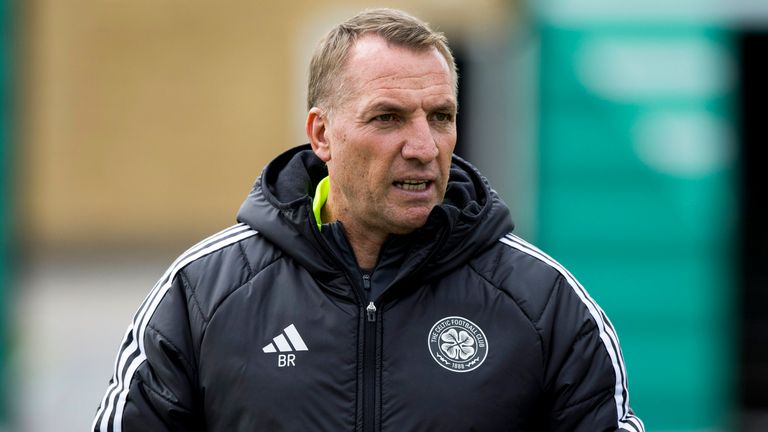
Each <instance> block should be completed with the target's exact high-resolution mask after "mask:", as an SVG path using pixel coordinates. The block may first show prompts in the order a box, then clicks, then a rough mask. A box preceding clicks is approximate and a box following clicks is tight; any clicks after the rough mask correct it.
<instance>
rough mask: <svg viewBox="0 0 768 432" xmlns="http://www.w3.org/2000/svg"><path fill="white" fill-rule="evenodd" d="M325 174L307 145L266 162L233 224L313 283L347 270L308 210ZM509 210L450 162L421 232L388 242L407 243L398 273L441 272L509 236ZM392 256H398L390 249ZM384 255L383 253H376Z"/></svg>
mask: <svg viewBox="0 0 768 432" xmlns="http://www.w3.org/2000/svg"><path fill="white" fill-rule="evenodd" d="M327 175H328V171H327V169H326V167H325V164H324V162H323V161H322V160H320V159H319V158H318V157H317V156H316V155H315V154H314V152H312V150H311V147H310V146H309V145H308V144H307V145H303V146H299V147H295V148H293V149H290V150H288V151H286V152H285V153H283V154H281V155H280V156H278V157H277V158H275V159H274V160H273V161H272V162H270V163H269V164H268V165H267V166H266V168H265V169H264V171H263V172H262V173H261V175H260V176H259V177H258V178H257V179H256V183H255V184H254V187H253V189H252V190H251V192H250V194H249V195H248V197H247V198H246V200H245V202H244V203H243V205H242V206H241V208H240V211H239V213H238V215H237V219H238V221H240V222H244V223H246V224H248V225H250V226H251V227H252V228H253V229H255V230H257V231H258V232H259V233H260V234H261V235H263V236H264V237H265V238H267V239H268V240H269V241H271V242H273V243H275V244H276V245H277V246H278V247H279V248H280V249H281V250H283V251H284V252H285V253H286V254H289V255H291V256H292V257H293V258H295V259H296V260H297V261H299V262H300V263H301V264H302V265H303V266H304V267H305V268H307V269H308V270H309V271H310V272H312V273H314V274H315V276H316V277H323V276H324V277H325V278H338V277H343V274H344V272H345V271H348V270H346V269H345V268H344V266H343V265H341V264H340V263H341V260H339V259H338V257H336V256H334V253H333V251H332V249H331V248H329V247H328V245H327V244H326V243H325V239H324V238H323V236H322V235H321V233H320V231H319V229H318V227H317V224H316V222H315V218H314V214H313V212H312V196H313V195H314V192H315V188H316V187H317V184H318V183H319V182H320V180H322V179H323V178H324V177H325V176H327ZM512 229H513V224H512V221H511V218H510V214H509V210H508V208H507V206H506V205H505V204H504V202H502V200H501V199H500V198H499V196H498V195H497V194H496V192H495V191H494V190H493V189H491V187H490V185H489V184H488V181H487V180H486V179H485V177H483V176H482V175H481V174H480V173H479V172H478V171H477V169H476V168H475V167H473V166H472V165H471V164H470V163H469V162H467V161H465V160H463V159H461V158H460V157H458V156H455V155H454V156H453V160H452V165H451V171H450V178H449V182H448V188H447V190H446V194H445V199H444V201H443V203H442V204H440V205H438V206H435V207H434V208H433V209H432V212H431V213H430V215H429V217H428V218H427V222H426V223H425V225H424V226H423V227H421V228H420V229H418V230H416V231H414V232H413V233H411V234H408V235H405V236H392V237H394V238H393V239H392V240H393V241H389V240H388V241H387V242H386V243H385V246H386V245H387V244H397V245H404V244H406V245H409V247H408V248H406V249H407V251H408V252H406V254H407V257H406V258H405V259H404V260H402V261H401V263H402V267H403V269H402V271H401V273H402V274H403V275H409V276H411V277H412V276H415V275H417V274H418V275H420V276H421V277H425V276H426V275H428V277H429V278H431V277H437V276H439V275H442V274H445V273H446V272H448V271H450V270H451V269H453V268H455V267H456V266H458V265H461V264H463V263H465V262H467V261H468V260H469V259H471V258H472V257H473V256H475V255H476V254H478V253H479V252H481V251H482V250H484V249H486V248H487V247H489V246H490V245H492V244H494V243H495V242H496V241H497V240H498V239H499V238H501V237H502V236H503V235H504V234H506V233H508V232H510V231H512ZM395 249H397V250H400V251H402V250H404V249H403V248H402V247H399V246H398V247H396V248H395ZM382 253H385V251H382Z"/></svg>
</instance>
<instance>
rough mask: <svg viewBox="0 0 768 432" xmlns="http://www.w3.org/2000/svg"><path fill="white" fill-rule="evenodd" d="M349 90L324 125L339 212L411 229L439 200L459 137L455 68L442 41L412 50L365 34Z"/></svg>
mask: <svg viewBox="0 0 768 432" xmlns="http://www.w3.org/2000/svg"><path fill="white" fill-rule="evenodd" d="M342 79H343V80H345V83H346V86H348V88H350V92H349V94H348V95H345V96H344V97H342V98H341V100H339V102H337V104H336V105H335V106H334V108H333V110H332V112H331V113H330V118H329V119H328V120H327V122H328V123H327V125H326V134H325V137H326V141H327V143H328V153H327V154H324V153H323V154H320V157H321V158H323V159H324V160H325V161H326V162H327V166H328V171H329V175H330V179H331V192H330V195H329V201H328V204H327V205H330V206H331V207H330V210H331V213H332V215H333V217H335V218H336V219H338V220H341V221H342V222H343V223H344V224H345V225H346V226H354V227H356V228H357V229H362V230H364V232H370V233H371V234H385V235H386V234H389V233H395V234H405V233H408V232H411V231H413V230H414V229H416V228H419V227H420V226H422V225H424V223H425V222H426V219H427V216H428V215H429V213H430V211H431V210H432V208H433V207H434V206H435V205H437V204H439V203H441V202H442V200H443V197H444V195H445V190H446V187H447V183H448V174H449V170H450V165H451V155H452V153H453V149H454V147H455V145H456V106H457V105H456V96H455V94H454V82H453V79H452V75H451V71H450V69H449V67H448V64H447V62H446V61H445V59H444V58H443V57H442V56H441V55H440V53H439V52H438V51H437V50H436V49H434V48H433V49H431V50H428V51H422V52H419V51H413V50H410V49H407V48H402V47H398V46H394V45H388V44H387V42H386V41H385V40H384V39H381V38H380V37H378V36H364V37H362V38H361V39H360V40H358V42H357V43H356V45H355V46H354V47H353V48H352V49H351V51H350V55H349V58H348V61H347V63H346V65H345V68H344V75H343V77H342Z"/></svg>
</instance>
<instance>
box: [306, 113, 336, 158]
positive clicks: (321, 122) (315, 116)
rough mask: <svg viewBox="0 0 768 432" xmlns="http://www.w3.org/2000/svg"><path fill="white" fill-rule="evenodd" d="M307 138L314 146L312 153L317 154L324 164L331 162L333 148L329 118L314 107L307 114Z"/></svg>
mask: <svg viewBox="0 0 768 432" xmlns="http://www.w3.org/2000/svg"><path fill="white" fill-rule="evenodd" d="M306 129H307V138H309V143H310V144H311V145H312V151H314V152H315V154H316V155H317V157H319V158H320V159H321V160H322V161H323V162H328V161H329V160H331V146H330V142H329V141H328V138H327V134H328V117H327V116H325V113H324V112H323V110H321V109H320V108H318V107H312V109H310V110H309V113H307V124H306Z"/></svg>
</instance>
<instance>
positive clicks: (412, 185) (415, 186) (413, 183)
mask: <svg viewBox="0 0 768 432" xmlns="http://www.w3.org/2000/svg"><path fill="white" fill-rule="evenodd" d="M430 183H432V182H431V181H429V180H403V181H396V182H394V185H395V187H397V188H400V189H403V190H407V191H422V190H425V189H427V187H428V186H429V184H430Z"/></svg>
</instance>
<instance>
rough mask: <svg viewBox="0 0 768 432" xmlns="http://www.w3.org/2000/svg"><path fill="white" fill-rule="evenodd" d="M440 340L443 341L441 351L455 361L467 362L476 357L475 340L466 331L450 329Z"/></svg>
mask: <svg viewBox="0 0 768 432" xmlns="http://www.w3.org/2000/svg"><path fill="white" fill-rule="evenodd" d="M440 339H441V340H442V341H443V343H442V344H441V345H440V349H441V350H442V351H443V352H444V353H445V355H447V356H448V357H450V358H451V359H453V360H458V359H459V358H460V359H461V360H467V359H469V358H470V357H472V356H473V355H475V347H473V345H474V344H475V339H474V338H473V337H472V336H470V335H469V333H467V332H465V331H464V330H461V331H460V332H456V329H449V330H448V331H446V332H445V333H443V334H442V335H440Z"/></svg>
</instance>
